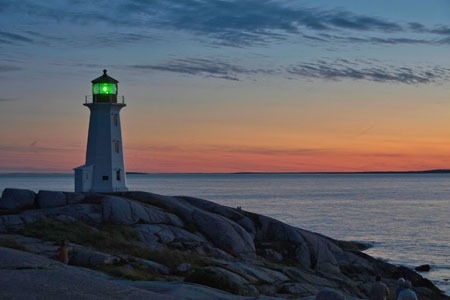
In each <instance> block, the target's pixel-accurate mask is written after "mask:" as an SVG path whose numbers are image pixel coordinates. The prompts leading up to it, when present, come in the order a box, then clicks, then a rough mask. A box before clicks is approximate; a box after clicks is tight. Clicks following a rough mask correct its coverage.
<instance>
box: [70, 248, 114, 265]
mask: <svg viewBox="0 0 450 300" xmlns="http://www.w3.org/2000/svg"><path fill="white" fill-rule="evenodd" d="M119 260H120V259H119V258H118V257H116V256H113V255H109V254H105V253H101V252H91V251H82V252H79V253H77V254H75V255H74V256H72V257H71V258H70V264H73V265H77V266H84V267H96V266H99V265H113V264H115V263H117V262H118V261H119Z"/></svg>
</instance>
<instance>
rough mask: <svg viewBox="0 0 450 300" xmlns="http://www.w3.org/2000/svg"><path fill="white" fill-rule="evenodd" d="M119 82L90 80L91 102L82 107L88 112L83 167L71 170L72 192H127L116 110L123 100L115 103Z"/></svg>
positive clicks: (102, 79) (101, 79)
mask: <svg viewBox="0 0 450 300" xmlns="http://www.w3.org/2000/svg"><path fill="white" fill-rule="evenodd" d="M118 83H119V81H117V80H115V79H114V78H112V77H110V76H108V74H106V70H103V75H102V76H100V77H98V78H96V79H94V80H92V101H90V99H88V97H86V101H85V103H84V106H87V107H88V108H89V110H90V112H91V116H90V119H89V133H88V141H87V149H86V163H85V164H84V165H82V166H80V167H77V168H75V169H74V171H75V192H118V191H127V190H128V189H127V186H126V173H125V168H124V163H123V149H122V132H121V127H120V110H121V109H122V108H123V107H125V106H126V104H125V101H124V98H123V96H122V99H121V101H120V102H117V91H118Z"/></svg>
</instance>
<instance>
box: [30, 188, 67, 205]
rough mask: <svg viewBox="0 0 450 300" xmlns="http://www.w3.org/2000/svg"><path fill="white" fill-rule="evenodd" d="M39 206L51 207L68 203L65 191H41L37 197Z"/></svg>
mask: <svg viewBox="0 0 450 300" xmlns="http://www.w3.org/2000/svg"><path fill="white" fill-rule="evenodd" d="M36 201H37V205H38V207H39V208H51V207H58V206H64V205H66V204H67V201H66V195H65V194H64V193H63V192H53V191H39V192H38V194H37V197H36Z"/></svg>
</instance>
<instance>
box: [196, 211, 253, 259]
mask: <svg viewBox="0 0 450 300" xmlns="http://www.w3.org/2000/svg"><path fill="white" fill-rule="evenodd" d="M191 222H193V223H194V224H195V226H196V228H198V230H199V231H200V232H201V233H203V235H204V236H205V237H206V238H207V239H208V240H210V241H212V242H213V243H214V244H215V245H216V246H217V247H218V248H220V249H222V250H224V251H226V252H230V253H232V254H237V255H239V256H246V255H247V256H254V255H255V244H254V243H253V238H252V236H251V235H250V234H249V233H248V232H247V231H245V229H243V228H242V227H241V226H240V225H238V224H236V223H234V222H232V221H230V220H228V219H227V218H225V217H223V216H221V215H216V214H213V213H209V212H205V211H202V210H195V211H194V212H193V213H192V215H191Z"/></svg>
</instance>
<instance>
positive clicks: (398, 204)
mask: <svg viewBox="0 0 450 300" xmlns="http://www.w3.org/2000/svg"><path fill="white" fill-rule="evenodd" d="M127 178H128V187H129V188H130V189H131V190H141V191H148V192H153V193H159V194H165V195H189V196H195V197H200V198H204V199H208V200H213V201H215V202H217V203H220V204H223V205H228V206H232V207H236V206H242V208H243V209H245V210H249V211H253V212H256V213H260V214H264V215H268V216H271V217H273V218H276V219H279V220H281V221H283V222H286V223H288V224H291V225H294V226H297V227H301V228H304V229H308V230H311V231H315V232H320V233H322V234H325V235H327V236H330V237H333V238H336V239H344V240H355V241H363V242H369V243H371V244H373V245H374V247H373V248H371V249H369V250H367V251H366V253H368V254H369V255H372V256H374V257H378V258H382V259H384V260H387V261H389V262H391V263H394V264H401V265H406V266H408V267H415V266H418V265H421V264H425V263H427V264H430V265H431V266H432V271H431V272H428V273H423V275H424V276H425V277H427V278H429V279H431V280H432V281H434V282H435V283H436V284H437V285H438V286H439V287H440V288H441V289H443V290H445V291H446V293H447V294H450V174H149V175H128V176H127ZM6 187H17V188H28V189H32V190H35V191H38V190H39V189H48V190H62V191H73V176H72V175H59V174H58V175H22V174H20V175H19V174H17V175H11V174H0V191H3V189H4V188H6Z"/></svg>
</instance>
